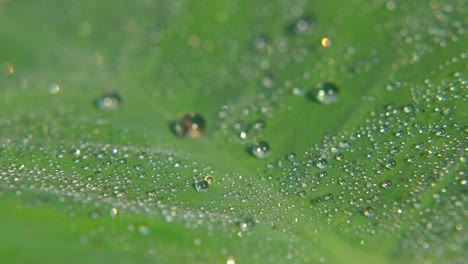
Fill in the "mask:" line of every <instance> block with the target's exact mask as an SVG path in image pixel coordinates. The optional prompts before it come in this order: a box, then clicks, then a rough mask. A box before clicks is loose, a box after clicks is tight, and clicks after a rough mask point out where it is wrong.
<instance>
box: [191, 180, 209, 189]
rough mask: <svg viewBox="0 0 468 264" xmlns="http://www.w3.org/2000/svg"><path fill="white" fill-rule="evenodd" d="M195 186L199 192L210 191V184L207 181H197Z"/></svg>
mask: <svg viewBox="0 0 468 264" xmlns="http://www.w3.org/2000/svg"><path fill="white" fill-rule="evenodd" d="M194 186H195V190H197V192H206V191H208V188H209V187H210V184H209V183H208V181H207V180H196V181H195V184H194Z"/></svg>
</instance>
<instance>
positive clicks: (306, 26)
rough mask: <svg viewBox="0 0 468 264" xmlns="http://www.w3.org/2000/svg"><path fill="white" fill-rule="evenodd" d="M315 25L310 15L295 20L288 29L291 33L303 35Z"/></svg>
mask: <svg viewBox="0 0 468 264" xmlns="http://www.w3.org/2000/svg"><path fill="white" fill-rule="evenodd" d="M313 26H314V22H313V20H312V18H310V17H302V18H300V19H298V20H296V21H294V22H293V23H292V24H291V25H290V26H289V27H288V30H289V31H290V32H291V33H294V34H296V35H302V34H304V33H306V32H307V31H310V30H311V29H312V27H313Z"/></svg>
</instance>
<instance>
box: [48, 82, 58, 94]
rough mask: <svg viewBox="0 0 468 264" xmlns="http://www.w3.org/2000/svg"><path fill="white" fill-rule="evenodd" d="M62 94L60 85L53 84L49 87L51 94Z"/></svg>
mask: <svg viewBox="0 0 468 264" xmlns="http://www.w3.org/2000/svg"><path fill="white" fill-rule="evenodd" d="M59 92H60V85H59V84H58V83H53V84H51V85H50V86H49V93H50V94H58V93H59Z"/></svg>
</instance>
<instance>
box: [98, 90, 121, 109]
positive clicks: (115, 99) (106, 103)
mask: <svg viewBox="0 0 468 264" xmlns="http://www.w3.org/2000/svg"><path fill="white" fill-rule="evenodd" d="M121 104H122V99H121V98H120V95H118V94H117V93H109V94H106V95H104V96H102V97H101V98H99V99H98V100H97V102H96V106H97V108H98V109H99V110H102V111H113V110H117V109H118V108H119V107H120V105H121Z"/></svg>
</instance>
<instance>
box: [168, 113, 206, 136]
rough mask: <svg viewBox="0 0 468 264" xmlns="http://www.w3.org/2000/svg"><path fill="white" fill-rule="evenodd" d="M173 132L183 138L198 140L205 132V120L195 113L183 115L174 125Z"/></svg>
mask: <svg viewBox="0 0 468 264" xmlns="http://www.w3.org/2000/svg"><path fill="white" fill-rule="evenodd" d="M173 128H174V132H175V133H176V135H177V136H179V137H183V138H200V137H201V136H202V135H203V132H204V131H205V119H204V118H203V117H202V116H201V115H199V114H196V113H188V114H185V115H183V116H182V117H181V118H179V120H177V121H176V122H175V123H174V127H173Z"/></svg>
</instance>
